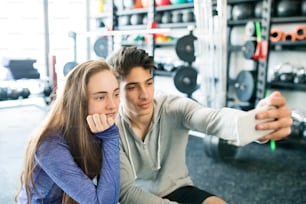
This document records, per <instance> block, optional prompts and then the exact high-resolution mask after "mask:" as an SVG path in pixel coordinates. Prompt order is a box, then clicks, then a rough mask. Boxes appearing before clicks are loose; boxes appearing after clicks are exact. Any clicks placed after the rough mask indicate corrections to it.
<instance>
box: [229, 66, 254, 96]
mask: <svg viewBox="0 0 306 204" xmlns="http://www.w3.org/2000/svg"><path fill="white" fill-rule="evenodd" d="M255 79H256V78H255V71H247V70H243V71H241V72H239V74H238V76H237V78H236V83H235V86H234V87H235V93H236V95H237V98H238V99H239V100H240V101H243V102H250V101H251V100H253V99H254V98H255V84H256V82H255Z"/></svg>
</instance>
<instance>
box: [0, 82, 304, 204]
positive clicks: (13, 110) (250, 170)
mask: <svg viewBox="0 0 306 204" xmlns="http://www.w3.org/2000/svg"><path fill="white" fill-rule="evenodd" d="M164 82H166V83H168V80H167V79H163V78H161V79H160V80H159V81H158V82H157V83H156V85H161V84H163V83H164ZM161 87H165V86H164V85H163V86H161ZM167 87H169V90H172V91H174V92H176V91H175V89H174V88H173V86H172V85H171V84H167ZM163 91H164V89H163ZM176 93H177V92H176ZM48 109H49V107H48V106H46V105H45V104H44V100H43V99H42V98H37V97H36V98H30V99H26V100H23V101H13V102H12V101H10V102H0V124H1V126H0V181H1V185H0V204H11V203H14V201H13V198H14V195H15V193H16V190H17V188H18V184H19V176H20V170H21V166H22V162H23V158H24V151H25V144H26V142H27V140H28V137H29V135H30V134H31V132H32V131H33V130H34V129H35V128H36V127H37V126H38V125H39V122H40V121H41V120H42V119H43V118H44V116H45V115H46V113H47V111H48ZM290 144H291V143H290ZM186 154H187V164H188V167H189V171H190V175H191V177H192V178H193V180H194V183H195V184H196V185H197V186H199V187H201V188H203V189H205V190H207V191H210V192H211V193H214V194H216V195H218V196H220V197H222V198H224V199H225V200H227V201H228V202H229V203H230V204H237V203H243V204H245V203H247V204H263V203H269V204H270V203H282V204H292V203H295V204H303V203H306V193H305V192H306V162H305V161H306V147H305V146H301V145H297V144H291V145H289V144H288V143H287V142H279V143H277V148H276V151H274V152H272V151H271V150H270V148H269V145H268V144H264V145H259V144H255V143H254V144H253V143H252V144H250V145H247V146H245V147H242V148H240V149H239V150H238V153H237V155H236V158H235V159H232V160H229V161H226V162H222V161H218V160H215V159H212V158H210V157H208V156H206V154H205V153H204V148H203V142H202V138H199V137H195V136H191V137H190V138H189V144H188V146H187V153H186Z"/></svg>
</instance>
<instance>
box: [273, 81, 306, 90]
mask: <svg viewBox="0 0 306 204" xmlns="http://www.w3.org/2000/svg"><path fill="white" fill-rule="evenodd" d="M268 87H269V88H272V89H283V90H299V91H306V84H294V83H286V82H270V83H268Z"/></svg>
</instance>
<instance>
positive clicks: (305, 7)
mask: <svg viewBox="0 0 306 204" xmlns="http://www.w3.org/2000/svg"><path fill="white" fill-rule="evenodd" d="M301 9H302V10H301V14H302V15H303V16H306V0H304V1H302V5H301Z"/></svg>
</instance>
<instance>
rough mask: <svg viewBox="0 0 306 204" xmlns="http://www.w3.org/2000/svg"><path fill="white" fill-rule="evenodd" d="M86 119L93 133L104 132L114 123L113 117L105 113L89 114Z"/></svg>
mask: <svg viewBox="0 0 306 204" xmlns="http://www.w3.org/2000/svg"><path fill="white" fill-rule="evenodd" d="M86 120H87V123H88V125H89V128H90V131H91V132H92V133H97V132H102V131H104V130H106V129H107V128H109V127H110V126H112V125H113V124H114V120H113V118H111V117H109V118H107V117H106V115H105V114H93V115H88V116H87V117H86Z"/></svg>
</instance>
